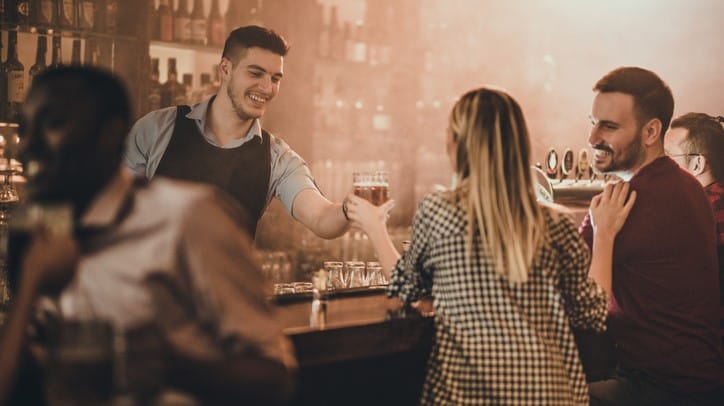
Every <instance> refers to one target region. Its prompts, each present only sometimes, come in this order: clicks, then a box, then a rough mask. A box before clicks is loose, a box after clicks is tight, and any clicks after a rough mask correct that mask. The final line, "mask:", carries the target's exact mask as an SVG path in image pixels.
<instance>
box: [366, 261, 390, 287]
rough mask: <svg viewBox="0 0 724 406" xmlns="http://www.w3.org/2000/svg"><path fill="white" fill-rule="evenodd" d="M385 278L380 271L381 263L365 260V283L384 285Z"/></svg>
mask: <svg viewBox="0 0 724 406" xmlns="http://www.w3.org/2000/svg"><path fill="white" fill-rule="evenodd" d="M386 284H387V279H386V278H385V275H384V274H383V273H382V265H380V263H379V262H367V285H369V286H380V285H386Z"/></svg>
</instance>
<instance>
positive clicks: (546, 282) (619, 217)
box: [347, 87, 635, 405]
mask: <svg viewBox="0 0 724 406" xmlns="http://www.w3.org/2000/svg"><path fill="white" fill-rule="evenodd" d="M447 152H448V155H449V157H450V162H451V164H452V166H453V168H454V170H455V174H456V176H457V178H458V187H457V188H456V189H455V190H452V191H449V192H441V193H434V194H430V195H427V196H426V197H425V198H424V199H423V200H422V202H421V203H420V204H419V206H418V209H417V213H416V215H415V219H414V223H413V234H412V243H411V246H410V248H409V250H407V252H406V253H405V254H404V256H402V258H400V257H399V254H398V253H397V251H396V250H395V248H394V246H393V245H392V243H391V241H390V238H389V235H388V234H387V230H386V225H385V218H386V214H387V211H388V210H389V209H390V207H391V205H392V203H391V202H388V203H387V204H384V205H382V206H380V207H375V206H373V205H371V204H369V203H368V202H366V201H365V200H362V199H360V198H358V197H356V196H354V195H350V196H348V197H347V208H348V215H349V217H350V218H351V219H352V220H353V225H354V226H356V227H359V228H361V229H362V230H364V231H365V232H366V233H367V234H368V236H369V238H370V239H371V241H372V243H373V244H374V246H375V248H376V250H377V252H378V255H379V259H380V261H381V262H382V264H383V266H384V267H385V268H386V269H387V270H391V275H390V277H391V279H390V286H389V291H388V294H390V295H393V296H397V297H398V298H399V299H400V300H402V301H403V302H405V303H412V302H415V301H417V300H419V299H420V298H422V297H425V296H428V295H432V296H433V297H434V300H433V304H432V306H433V310H434V315H435V316H434V317H435V330H436V333H435V341H434V345H433V349H432V353H431V355H430V358H429V361H428V367H427V376H426V381H425V385H424V389H423V393H422V399H421V403H422V404H435V405H463V404H494V405H500V404H541V405H543V404H545V405H572V404H588V391H587V387H586V382H585V376H584V373H583V368H582V366H581V363H580V360H579V358H578V350H577V348H576V346H575V343H574V340H573V335H572V333H571V327H572V326H575V327H578V328H591V329H595V330H602V329H604V321H605V318H606V312H607V305H608V297H609V296H610V272H611V255H612V250H613V248H612V247H613V238H614V237H615V235H616V233H617V232H618V230H619V229H620V227H621V226H622V225H623V222H624V221H625V219H626V216H627V215H628V212H629V211H630V209H631V207H632V205H633V202H634V199H635V194H634V193H632V195H631V197H629V198H628V199H627V194H628V185H627V184H619V185H616V186H611V187H609V188H607V189H606V191H605V192H604V193H603V194H602V195H601V196H599V197H597V198H595V199H594V201H593V202H592V208H591V211H592V213H593V215H594V219H595V222H596V237H595V238H596V242H594V244H595V245H594V257H593V261H592V262H591V261H590V258H589V250H588V248H587V246H586V245H585V243H584V242H583V240H582V239H581V238H580V237H579V235H578V233H577V231H576V227H575V226H574V225H573V223H572V222H571V221H570V220H569V219H568V218H567V217H566V216H563V215H560V214H558V213H557V212H556V211H555V210H554V209H552V208H550V207H547V206H542V205H540V204H538V203H537V202H536V198H535V193H534V189H533V184H532V177H531V172H530V168H529V165H530V156H529V155H530V141H529V137H528V131H527V129H526V124H525V120H524V118H523V113H522V112H521V109H520V107H519V106H518V104H517V103H516V101H515V100H514V99H513V98H512V97H510V96H509V95H508V94H507V93H505V92H503V91H501V90H498V89H495V88H490V87H484V88H480V89H475V90H472V91H469V92H468V93H466V94H464V95H463V96H462V97H461V98H460V100H459V101H458V102H457V103H456V104H455V106H454V107H453V109H452V113H451V115H450V123H449V129H448V134H447ZM589 265H590V275H591V276H592V277H594V278H597V280H598V281H599V282H600V285H599V284H598V283H596V282H594V280H593V279H592V278H591V277H589V276H588V275H589Z"/></svg>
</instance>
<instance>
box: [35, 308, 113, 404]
mask: <svg viewBox="0 0 724 406" xmlns="http://www.w3.org/2000/svg"><path fill="white" fill-rule="evenodd" d="M113 356H114V354H113V328H112V326H111V324H110V322H108V321H105V320H97V319H92V320H64V321H62V322H61V323H60V324H59V326H58V331H57V335H56V336H55V340H54V342H52V343H50V348H49V363H48V371H47V372H48V374H47V385H48V386H47V396H48V399H47V400H48V404H49V405H51V406H55V405H109V404H110V403H111V398H112V396H113V391H114V380H113V372H114V371H113Z"/></svg>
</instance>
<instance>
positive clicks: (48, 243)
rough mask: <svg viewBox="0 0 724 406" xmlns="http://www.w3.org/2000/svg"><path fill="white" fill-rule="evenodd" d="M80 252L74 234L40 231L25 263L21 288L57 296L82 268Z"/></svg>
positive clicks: (36, 233) (34, 234)
mask: <svg viewBox="0 0 724 406" xmlns="http://www.w3.org/2000/svg"><path fill="white" fill-rule="evenodd" d="M79 256H80V254H79V249H78V244H77V242H76V241H75V240H74V239H73V238H72V236H70V235H58V234H52V233H49V232H48V231H47V230H44V229H37V230H36V231H35V232H34V233H33V238H32V242H31V244H30V247H29V248H28V250H27V251H26V252H25V255H24V257H23V262H22V276H21V280H20V284H21V288H22V287H23V285H26V288H31V289H33V290H37V291H38V292H42V293H48V294H57V293H59V292H60V291H61V290H62V289H63V288H64V287H65V286H66V285H67V284H68V283H69V282H70V280H71V279H72V278H73V275H75V270H76V267H77V265H78V259H79Z"/></svg>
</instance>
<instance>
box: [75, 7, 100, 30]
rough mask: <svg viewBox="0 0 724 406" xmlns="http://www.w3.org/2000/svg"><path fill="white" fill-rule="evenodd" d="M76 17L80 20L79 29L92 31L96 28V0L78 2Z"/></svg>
mask: <svg viewBox="0 0 724 406" xmlns="http://www.w3.org/2000/svg"><path fill="white" fill-rule="evenodd" d="M76 8H77V11H76V16H77V18H78V24H77V25H78V29H79V30H81V31H91V30H93V29H94V28H95V15H96V10H95V2H94V0H76Z"/></svg>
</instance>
